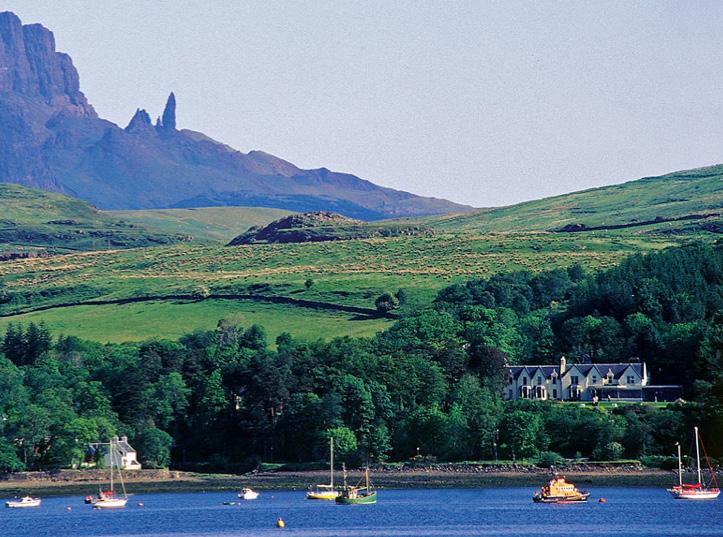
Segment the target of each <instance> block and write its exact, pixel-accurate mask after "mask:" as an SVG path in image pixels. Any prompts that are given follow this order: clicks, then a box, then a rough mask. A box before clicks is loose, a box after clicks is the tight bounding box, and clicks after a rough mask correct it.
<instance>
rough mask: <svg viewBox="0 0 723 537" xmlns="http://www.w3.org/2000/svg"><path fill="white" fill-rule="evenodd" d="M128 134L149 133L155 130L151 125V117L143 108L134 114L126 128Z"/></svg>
mask: <svg viewBox="0 0 723 537" xmlns="http://www.w3.org/2000/svg"><path fill="white" fill-rule="evenodd" d="M125 130H126V132H147V131H152V130H153V125H151V116H149V115H148V112H146V111H145V110H144V109H143V108H138V109H137V110H136V113H135V114H133V117H132V118H131V120H130V122H129V123H128V126H127V127H126V128H125Z"/></svg>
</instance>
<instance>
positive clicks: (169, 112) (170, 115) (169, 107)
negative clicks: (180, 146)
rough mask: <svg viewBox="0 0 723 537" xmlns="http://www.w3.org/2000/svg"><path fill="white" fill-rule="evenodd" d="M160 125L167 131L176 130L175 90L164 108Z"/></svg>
mask: <svg viewBox="0 0 723 537" xmlns="http://www.w3.org/2000/svg"><path fill="white" fill-rule="evenodd" d="M158 126H159V127H160V128H161V129H163V130H166V131H175V130H176V96H175V95H174V94H173V92H171V94H170V95H169V96H168V100H167V101H166V107H165V108H164V109H163V116H161V122H160V124H159V125H158Z"/></svg>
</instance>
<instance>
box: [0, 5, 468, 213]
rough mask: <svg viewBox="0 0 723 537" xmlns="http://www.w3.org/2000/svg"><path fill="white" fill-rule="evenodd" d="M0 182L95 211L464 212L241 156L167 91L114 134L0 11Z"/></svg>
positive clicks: (50, 42) (48, 52) (63, 71)
mask: <svg viewBox="0 0 723 537" xmlns="http://www.w3.org/2000/svg"><path fill="white" fill-rule="evenodd" d="M0 65H5V66H7V67H6V68H5V69H4V70H2V71H0V126H1V127H0V182H6V183H7V182H15V183H19V184H22V185H24V186H28V187H32V188H41V189H44V190H51V191H56V192H61V193H64V194H67V195H71V196H74V197H78V198H80V199H83V200H85V201H88V202H90V203H92V204H93V205H95V206H97V207H99V208H101V209H151V208H173V207H178V208H188V207H201V206H224V205H232V206H239V205H245V206H259V207H277V208H282V209H289V210H294V211H318V210H331V211H335V212H340V213H342V214H344V215H346V216H349V217H352V218H359V219H364V220H377V219H383V218H390V217H405V216H422V215H433V214H445V213H450V212H459V211H464V210H467V209H469V207H467V206H464V205H459V204H456V203H453V202H450V201H447V200H442V199H437V198H426V197H422V196H416V195H414V194H411V193H409V192H403V191H398V190H394V189H391V188H386V187H381V186H378V185H375V184H374V183H371V182H370V181H366V180H364V179H361V178H359V177H356V176H354V175H352V174H347V173H338V172H333V171H330V170H328V169H326V168H319V169H312V170H304V169H301V168H298V167H296V166H294V165H293V164H291V163H290V162H287V161H285V160H283V159H280V158H278V157H275V156H273V155H270V154H268V153H264V152H261V151H252V152H250V153H242V152H240V151H237V150H235V149H233V148H230V147H229V146H228V145H225V144H222V143H220V142H217V141H216V140H214V139H213V138H212V137H210V136H208V135H206V134H204V133H198V132H195V131H192V130H188V129H179V128H178V126H177V123H176V113H175V112H176V107H177V105H178V103H177V100H176V96H175V94H174V93H171V94H170V95H169V98H168V101H167V103H166V106H165V109H164V110H163V113H162V114H161V116H160V117H159V119H158V120H157V121H156V122H155V124H154V123H152V122H151V115H150V114H149V113H148V112H147V111H146V110H144V109H142V108H138V109H137V111H136V113H135V114H134V115H133V116H132V118H131V119H130V121H129V123H128V124H127V126H126V127H125V128H121V127H120V126H118V125H116V124H114V123H112V122H110V121H107V120H105V119H102V118H100V117H99V116H98V115H97V113H96V111H95V110H94V109H93V107H92V105H90V103H88V101H87V99H86V98H85V95H84V94H83V93H82V92H81V91H80V83H79V75H78V72H77V71H76V69H75V67H74V66H73V63H72V60H71V58H70V56H68V55H67V54H64V53H61V52H57V51H56V50H55V40H54V37H53V33H52V32H51V31H50V30H48V29H46V28H44V27H43V26H42V25H39V24H30V25H23V24H22V22H21V21H20V19H19V18H18V17H17V16H16V15H14V14H13V13H11V12H2V13H0Z"/></svg>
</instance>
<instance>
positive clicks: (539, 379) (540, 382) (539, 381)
mask: <svg viewBox="0 0 723 537" xmlns="http://www.w3.org/2000/svg"><path fill="white" fill-rule="evenodd" d="M537 384H542V377H541V376H540V375H537Z"/></svg>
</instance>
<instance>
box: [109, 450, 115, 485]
mask: <svg viewBox="0 0 723 537" xmlns="http://www.w3.org/2000/svg"><path fill="white" fill-rule="evenodd" d="M108 450H109V451H110V493H111V494H112V495H113V496H115V491H114V490H113V439H112V438H111V439H110V443H109V444H108Z"/></svg>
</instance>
